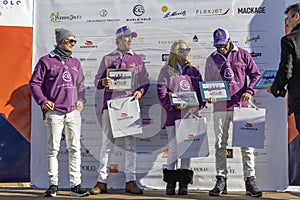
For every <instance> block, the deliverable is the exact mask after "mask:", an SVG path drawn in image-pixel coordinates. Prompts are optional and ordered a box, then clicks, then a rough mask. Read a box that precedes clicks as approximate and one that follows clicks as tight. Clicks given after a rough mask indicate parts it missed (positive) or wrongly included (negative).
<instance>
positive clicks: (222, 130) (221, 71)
mask: <svg viewBox="0 0 300 200" xmlns="http://www.w3.org/2000/svg"><path fill="white" fill-rule="evenodd" d="M213 41H214V43H213V45H214V47H215V48H216V50H215V51H214V52H212V54H211V55H210V56H209V57H208V58H207V60H206V65H205V81H226V83H227V85H228V90H229V93H230V97H231V99H230V100H227V101H217V100H216V99H215V98H209V99H208V103H213V112H214V113H213V116H214V131H215V136H216V141H215V150H216V151H215V159H216V171H217V175H216V184H215V187H214V188H213V189H212V190H210V191H209V195H211V196H220V194H227V182H226V181H227V173H228V171H227V163H226V162H227V161H226V146H227V144H228V137H229V136H228V134H229V133H228V132H229V127H230V123H231V122H232V119H233V108H234V107H240V106H242V107H248V101H249V100H250V99H251V97H252V96H253V95H254V94H255V92H256V91H255V90H254V89H253V87H254V85H255V83H256V82H257V81H258V79H259V78H260V76H261V73H260V71H259V68H258V67H257V65H256V64H255V62H254V61H253V59H252V57H251V55H250V53H249V52H248V51H246V50H245V49H243V48H240V47H237V46H236V45H234V44H233V43H232V42H231V38H230V36H229V32H228V31H227V30H226V29H223V28H217V29H216V30H215V31H214V32H213ZM248 77H249V82H248V81H247V78H248ZM253 151H254V149H253V148H250V147H241V153H242V163H243V170H244V180H245V186H246V194H247V195H250V196H253V197H260V196H262V191H260V190H259V189H258V187H257V184H256V181H255V180H256V178H255V168H254V167H255V162H254V152H253Z"/></svg>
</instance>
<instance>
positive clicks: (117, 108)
mask: <svg viewBox="0 0 300 200" xmlns="http://www.w3.org/2000/svg"><path fill="white" fill-rule="evenodd" d="M133 100H134V97H132V98H131V99H126V100H125V101H123V102H122V104H121V106H119V107H117V105H113V103H114V101H112V102H110V103H109V105H108V106H109V107H110V108H112V109H114V110H121V109H122V108H123V106H124V104H125V103H126V102H127V101H133Z"/></svg>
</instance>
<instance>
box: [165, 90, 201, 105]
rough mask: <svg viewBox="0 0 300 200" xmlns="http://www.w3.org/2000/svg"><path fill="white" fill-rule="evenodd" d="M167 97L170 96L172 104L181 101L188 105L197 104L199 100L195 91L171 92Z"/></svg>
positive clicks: (177, 103) (180, 102) (178, 103)
mask: <svg viewBox="0 0 300 200" xmlns="http://www.w3.org/2000/svg"><path fill="white" fill-rule="evenodd" d="M169 97H170V100H171V105H172V106H176V105H180V104H182V103H185V104H187V105H188V106H197V105H199V101H198V98H197V94H196V92H178V93H172V94H170V95H169Z"/></svg>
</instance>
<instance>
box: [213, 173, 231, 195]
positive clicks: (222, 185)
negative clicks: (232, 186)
mask: <svg viewBox="0 0 300 200" xmlns="http://www.w3.org/2000/svg"><path fill="white" fill-rule="evenodd" d="M216 178H217V181H216V185H215V187H214V188H213V189H212V190H209V195H210V196H220V194H227V183H226V181H227V178H224V177H223V176H216Z"/></svg>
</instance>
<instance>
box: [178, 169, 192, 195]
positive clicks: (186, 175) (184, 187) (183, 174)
mask: <svg viewBox="0 0 300 200" xmlns="http://www.w3.org/2000/svg"><path fill="white" fill-rule="evenodd" d="M177 172H178V181H179V190H178V195H187V194H188V184H189V183H191V184H192V183H193V175H194V172H193V171H192V170H189V169H178V170H177Z"/></svg>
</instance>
